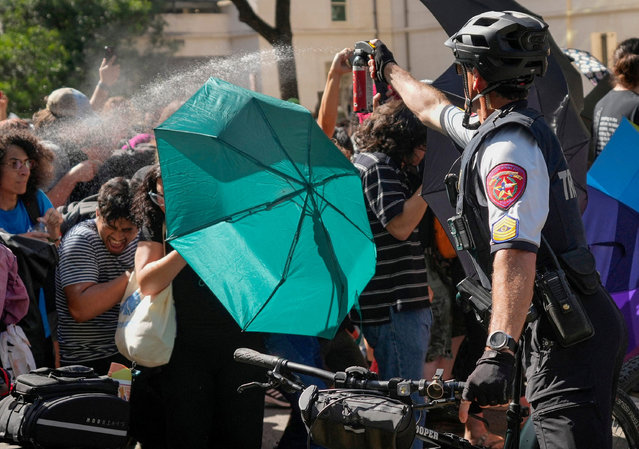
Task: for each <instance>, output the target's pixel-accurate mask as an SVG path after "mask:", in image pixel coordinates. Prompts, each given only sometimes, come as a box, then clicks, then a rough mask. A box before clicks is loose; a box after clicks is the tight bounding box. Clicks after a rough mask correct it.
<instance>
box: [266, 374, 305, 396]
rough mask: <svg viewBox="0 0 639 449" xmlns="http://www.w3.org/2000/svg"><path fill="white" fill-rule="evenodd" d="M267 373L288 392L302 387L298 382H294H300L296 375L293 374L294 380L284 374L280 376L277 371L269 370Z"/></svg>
mask: <svg viewBox="0 0 639 449" xmlns="http://www.w3.org/2000/svg"><path fill="white" fill-rule="evenodd" d="M268 375H269V377H271V378H273V380H274V381H276V382H277V384H278V385H281V386H282V387H284V389H286V390H287V392H289V393H294V392H296V391H302V390H303V389H304V388H303V387H301V386H300V385H299V384H298V383H296V381H297V382H301V380H300V378H299V377H297V376H295V381H293V380H291V379H289V378H288V377H286V376H282V375H281V374H280V373H279V372H277V371H269V373H268Z"/></svg>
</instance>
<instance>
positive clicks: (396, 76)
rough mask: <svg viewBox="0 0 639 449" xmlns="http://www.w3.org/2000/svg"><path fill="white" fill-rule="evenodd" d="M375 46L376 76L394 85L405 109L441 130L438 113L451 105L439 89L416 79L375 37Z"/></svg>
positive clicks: (431, 126) (430, 125) (428, 124)
mask: <svg viewBox="0 0 639 449" xmlns="http://www.w3.org/2000/svg"><path fill="white" fill-rule="evenodd" d="M371 44H373V45H374V46H375V53H374V58H375V76H376V77H377V79H378V80H379V81H383V82H385V83H387V84H390V85H391V86H393V89H394V90H395V91H396V92H397V93H398V94H399V95H400V96H401V97H402V100H404V103H405V104H406V106H408V109H410V110H411V111H412V112H413V114H415V115H416V116H417V118H418V119H419V120H420V121H421V122H422V123H423V124H424V125H426V126H428V127H429V128H433V129H435V130H437V131H440V132H442V127H441V125H440V116H441V113H442V110H443V109H444V108H445V107H446V106H448V105H449V104H450V102H449V101H448V99H447V98H446V96H445V95H444V94H443V93H442V92H441V91H440V90H438V89H436V88H434V87H432V86H430V85H428V84H426V83H423V82H421V81H419V80H418V79H416V78H414V77H413V75H411V74H410V73H409V72H407V71H406V70H404V69H403V68H401V67H400V66H399V65H397V62H395V58H394V57H393V54H392V53H391V51H390V50H389V49H388V47H386V45H384V43H383V42H382V41H380V40H378V39H375V40H373V41H371Z"/></svg>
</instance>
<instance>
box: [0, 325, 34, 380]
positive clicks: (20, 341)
mask: <svg viewBox="0 0 639 449" xmlns="http://www.w3.org/2000/svg"><path fill="white" fill-rule="evenodd" d="M0 359H1V360H2V366H3V368H4V369H6V370H7V372H8V373H9V375H10V376H11V379H12V380H14V379H15V378H16V377H18V376H19V375H20V374H27V373H29V372H31V371H32V370H34V369H36V363H35V359H34V358H33V354H32V353H31V344H29V339H28V338H27V336H26V335H25V334H24V331H23V330H22V328H21V327H20V326H17V325H15V324H10V325H8V326H7V330H6V331H4V332H2V333H0Z"/></svg>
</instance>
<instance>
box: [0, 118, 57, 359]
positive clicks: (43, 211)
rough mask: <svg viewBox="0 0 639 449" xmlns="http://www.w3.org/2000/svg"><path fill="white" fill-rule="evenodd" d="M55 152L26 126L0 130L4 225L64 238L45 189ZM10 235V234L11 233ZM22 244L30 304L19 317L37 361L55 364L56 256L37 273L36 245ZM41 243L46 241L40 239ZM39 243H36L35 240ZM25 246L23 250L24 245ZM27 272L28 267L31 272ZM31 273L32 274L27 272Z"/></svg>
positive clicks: (24, 233) (14, 231)
mask: <svg viewBox="0 0 639 449" xmlns="http://www.w3.org/2000/svg"><path fill="white" fill-rule="evenodd" d="M52 160H53V154H52V153H51V152H50V151H49V150H48V149H47V148H45V147H44V146H43V145H42V144H41V143H40V141H39V140H38V139H37V138H35V137H34V136H33V135H32V134H31V133H29V131H28V130H25V129H6V130H5V131H4V132H3V133H0V228H2V229H3V230H4V231H5V232H6V233H8V234H10V235H18V236H21V237H28V238H29V239H37V240H40V241H43V242H51V243H53V244H55V245H56V246H57V245H59V244H60V225H61V224H62V216H61V215H60V213H58V211H57V210H56V209H55V208H54V207H53V205H52V204H51V201H49V198H48V197H47V195H46V194H45V193H44V192H43V191H42V190H41V188H42V187H43V186H45V185H46V182H47V180H48V177H49V174H50V172H51V161H52ZM7 238H12V237H11V236H9V237H7ZM13 240H15V241H14V242H13V244H15V245H17V246H18V248H17V249H18V250H16V256H17V257H18V259H19V262H20V263H21V266H22V272H21V275H22V276H24V280H25V282H26V283H27V288H28V291H29V296H30V302H31V306H30V307H29V311H28V313H27V316H26V317H25V318H24V319H23V320H22V321H21V322H20V323H19V325H20V327H22V329H23V330H24V332H25V334H26V336H27V338H29V341H30V343H31V352H32V353H33V357H34V359H35V362H36V365H37V366H52V365H53V364H54V363H55V354H56V351H55V350H54V342H53V338H52V337H54V335H53V334H54V329H53V327H54V325H55V311H54V310H53V309H54V307H53V292H52V290H53V271H54V266H55V261H54V260H50V261H49V264H48V265H47V261H45V260H43V261H42V262H43V263H42V265H40V266H39V267H38V268H37V271H39V272H40V273H42V272H44V273H47V268H48V269H49V273H50V274H51V276H50V278H47V279H45V277H46V275H42V274H38V275H33V273H30V269H29V267H30V266H31V263H32V262H31V261H29V260H26V259H27V258H29V257H30V256H27V254H31V253H32V251H33V248H27V246H29V245H30V244H29V243H28V240H27V241H23V242H19V239H13ZM38 244H39V246H40V247H42V245H43V244H41V243H39V242H38ZM34 245H35V247H37V246H38V245H36V243H35V242H34ZM22 248H24V250H25V251H24V253H22V251H21V249H22ZM27 272H29V273H27ZM27 274H28V275H27Z"/></svg>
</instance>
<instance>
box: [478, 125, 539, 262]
mask: <svg viewBox="0 0 639 449" xmlns="http://www.w3.org/2000/svg"><path fill="white" fill-rule="evenodd" d="M484 145H485V147H486V149H485V151H484V153H483V156H482V159H481V161H479V163H478V167H479V174H480V177H481V179H482V185H483V188H484V193H485V194H486V200H487V206H488V211H489V223H488V224H489V226H490V235H491V246H492V249H491V250H492V252H495V251H497V250H498V249H503V248H519V249H526V250H531V251H536V249H537V248H539V244H540V241H541V230H542V228H543V227H544V224H545V222H546V218H547V216H548V209H549V188H550V181H549V178H548V169H547V167H546V162H545V160H544V157H543V154H542V152H541V149H540V148H539V146H538V144H537V142H536V141H535V139H534V138H533V136H532V135H531V134H530V133H529V132H528V131H527V130H526V129H524V128H522V127H510V128H508V129H504V130H503V131H501V132H498V133H497V134H496V135H494V136H492V137H490V138H488V139H487V140H486V141H485V142H484Z"/></svg>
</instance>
